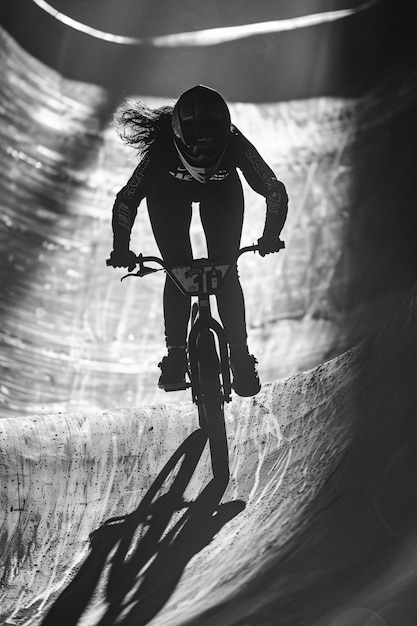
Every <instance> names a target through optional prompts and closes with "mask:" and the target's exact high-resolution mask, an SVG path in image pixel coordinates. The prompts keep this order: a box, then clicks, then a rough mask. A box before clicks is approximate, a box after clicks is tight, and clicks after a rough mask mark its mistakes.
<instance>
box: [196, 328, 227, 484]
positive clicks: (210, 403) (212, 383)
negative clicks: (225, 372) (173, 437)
mask: <svg viewBox="0 0 417 626" xmlns="http://www.w3.org/2000/svg"><path fill="white" fill-rule="evenodd" d="M198 376H199V386H200V401H199V404H198V414H199V420H200V426H201V428H203V429H204V430H205V431H206V432H207V436H208V439H209V442H210V455H211V463H212V467H213V474H214V477H215V478H216V479H219V480H222V481H225V482H227V481H228V480H229V451H228V445H227V435H226V427H225V423H224V398H223V392H222V386H221V382H220V364H219V358H218V355H217V350H216V344H215V339H214V335H213V333H212V332H211V331H210V330H203V331H202V332H201V333H200V335H199V337H198Z"/></svg>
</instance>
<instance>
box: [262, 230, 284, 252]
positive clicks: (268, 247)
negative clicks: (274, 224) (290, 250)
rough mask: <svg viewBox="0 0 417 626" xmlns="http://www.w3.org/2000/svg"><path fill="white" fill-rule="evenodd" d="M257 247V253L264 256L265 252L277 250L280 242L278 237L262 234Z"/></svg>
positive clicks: (280, 245)
mask: <svg viewBox="0 0 417 626" xmlns="http://www.w3.org/2000/svg"><path fill="white" fill-rule="evenodd" d="M258 247H259V254H260V255H261V256H265V255H266V254H271V253H272V252H279V251H280V250H281V247H282V244H281V240H280V238H279V237H267V236H265V235H264V236H263V237H261V238H260V239H258Z"/></svg>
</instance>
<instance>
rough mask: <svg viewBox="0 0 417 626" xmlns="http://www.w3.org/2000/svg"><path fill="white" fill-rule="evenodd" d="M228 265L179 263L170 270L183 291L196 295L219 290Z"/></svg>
mask: <svg viewBox="0 0 417 626" xmlns="http://www.w3.org/2000/svg"><path fill="white" fill-rule="evenodd" d="M229 267H230V266H229V265H210V266H207V267H198V266H197V267H195V266H192V265H181V266H176V267H173V268H172V269H171V271H172V274H173V276H174V278H175V280H176V281H177V283H178V284H179V285H180V286H181V288H182V290H183V291H184V292H185V293H188V294H190V295H194V296H198V295H199V294H214V293H217V292H218V291H220V289H221V288H222V286H223V281H224V276H225V274H226V272H227V270H228V269H229Z"/></svg>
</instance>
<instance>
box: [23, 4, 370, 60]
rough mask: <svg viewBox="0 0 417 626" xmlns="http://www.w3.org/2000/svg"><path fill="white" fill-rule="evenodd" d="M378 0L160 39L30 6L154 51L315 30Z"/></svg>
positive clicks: (112, 39)
mask: <svg viewBox="0 0 417 626" xmlns="http://www.w3.org/2000/svg"><path fill="white" fill-rule="evenodd" d="M380 1H381V0H369V1H368V2H364V4H362V5H360V6H358V7H354V8H350V9H339V10H337V11H326V12H323V13H313V14H311V15H301V16H299V17H293V18H289V19H283V20H271V21H268V22H257V23H254V24H242V25H237V26H224V27H220V28H208V29H203V30H196V31H191V32H186V33H173V34H172V35H161V36H156V37H127V36H125V35H116V34H114V33H108V32H105V31H102V30H98V29H97V28H94V27H92V26H88V25H87V24H83V23H82V22H79V21H77V20H74V19H73V18H71V17H69V16H68V15H65V14H64V13H62V12H61V11H58V10H57V9H55V8H54V7H53V6H51V5H50V4H49V3H48V2H46V0H33V2H34V3H35V4H36V5H37V6H38V7H39V8H40V9H42V10H43V11H45V12H46V13H49V15H51V16H52V17H53V18H55V19H56V20H58V21H60V22H62V23H63V24H66V25H67V26H69V27H70V28H74V29H75V30H78V31H80V32H82V33H85V34H86V35H90V36H91V37H95V38H96V39H102V40H104V41H108V42H111V43H116V44H121V45H127V46H144V45H146V46H151V47H155V48H177V47H193V46H217V45H219V44H222V43H228V42H231V41H236V40H238V39H245V38H247V37H254V36H255V35H266V34H269V33H280V32H284V31H289V30H296V29H299V28H308V27H311V26H318V25H320V24H326V23H328V22H334V21H336V20H340V19H343V18H346V17H350V16H352V15H355V14H356V13H359V12H361V11H365V10H367V9H370V8H371V7H372V6H374V5H376V4H378V3H379V2H380Z"/></svg>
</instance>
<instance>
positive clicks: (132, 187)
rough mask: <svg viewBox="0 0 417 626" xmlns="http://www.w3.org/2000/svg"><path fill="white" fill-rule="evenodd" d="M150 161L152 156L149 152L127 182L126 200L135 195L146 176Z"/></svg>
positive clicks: (124, 194) (124, 193)
mask: <svg viewBox="0 0 417 626" xmlns="http://www.w3.org/2000/svg"><path fill="white" fill-rule="evenodd" d="M149 161H150V157H149V155H148V154H147V155H146V156H145V157H144V158H143V159H142V161H141V162H140V164H139V165H138V167H137V168H136V169H135V171H134V172H133V176H132V178H131V179H130V180H129V182H128V183H127V185H126V187H125V190H124V192H123V196H124V197H125V198H126V200H130V198H131V197H132V196H133V195H134V193H135V191H136V190H137V188H138V187H139V185H140V183H141V181H142V180H143V177H144V176H145V171H146V168H147V167H148V164H149Z"/></svg>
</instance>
